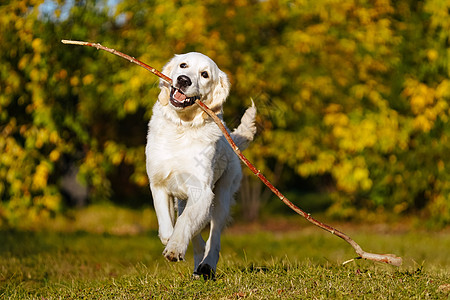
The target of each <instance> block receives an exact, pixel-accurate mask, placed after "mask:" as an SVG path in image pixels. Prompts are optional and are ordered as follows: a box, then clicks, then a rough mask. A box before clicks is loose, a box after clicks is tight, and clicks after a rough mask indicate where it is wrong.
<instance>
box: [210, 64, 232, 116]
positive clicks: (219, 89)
mask: <svg viewBox="0 0 450 300" xmlns="http://www.w3.org/2000/svg"><path fill="white" fill-rule="evenodd" d="M229 92H230V81H229V80H228V76H227V74H225V72H222V71H221V70H219V78H218V80H217V83H216V86H215V87H214V91H213V99H212V101H211V104H210V108H211V110H212V111H214V112H215V113H219V112H221V111H222V105H223V103H224V102H225V100H226V99H227V97H228V93H229Z"/></svg>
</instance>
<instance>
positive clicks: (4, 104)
mask: <svg viewBox="0 0 450 300" xmlns="http://www.w3.org/2000/svg"><path fill="white" fill-rule="evenodd" d="M53 4H54V5H55V6H56V9H55V10H54V11H52V12H50V13H49V14H48V15H45V14H43V13H42V10H40V9H42V1H32V0H17V1H8V2H7V3H5V4H1V5H0V16H1V17H0V27H1V28H2V34H1V35H0V53H1V54H0V77H1V80H0V89H1V92H0V133H1V135H0V151H1V153H2V155H1V157H0V197H1V200H2V203H1V206H0V219H1V220H2V222H3V223H4V224H9V225H11V226H15V225H17V223H18V222H23V220H30V221H31V222H32V221H33V220H38V219H41V218H46V217H48V216H50V215H52V214H54V213H58V212H60V211H61V210H62V195H61V191H60V183H59V178H60V176H61V175H62V173H63V168H62V167H61V165H62V162H63V161H65V160H68V161H71V162H73V163H74V164H76V165H77V166H78V167H79V170H80V172H79V179H80V181H82V182H83V183H84V184H85V185H87V186H89V188H90V194H91V197H92V200H93V201H96V200H100V199H107V198H110V197H112V196H113V193H114V191H115V189H116V186H114V185H113V184H112V183H111V182H112V179H111V176H112V174H117V173H120V172H121V170H123V168H125V169H127V170H131V171H130V174H131V175H130V178H129V179H128V178H126V179H125V180H126V181H130V182H132V183H133V184H134V188H135V189H136V188H137V187H142V188H146V186H147V178H146V175H145V164H144V159H145V158H144V143H145V131H146V126H145V123H146V121H147V120H148V119H149V117H150V115H151V106H152V105H153V103H154V101H155V99H156V96H157V93H158V88H157V79H156V77H155V76H153V75H152V74H150V73H149V72H147V71H145V70H143V69H141V68H139V67H137V66H134V65H131V64H129V63H127V62H125V61H123V60H121V59H119V58H118V57H115V56H113V55H110V54H107V53H104V52H99V51H95V50H93V49H90V48H83V47H73V46H65V45H62V44H60V43H59V41H60V40H61V39H79V40H89V41H96V42H101V43H102V44H104V45H106V46H109V47H113V48H116V49H118V50H121V51H123V52H125V53H128V54H130V55H133V56H135V57H137V58H138V59H140V60H142V61H144V62H148V63H149V64H151V65H152V66H154V67H157V68H161V67H162V66H163V65H164V63H165V62H166V61H167V60H168V59H169V58H170V57H171V56H172V55H173V54H174V53H182V52H187V51H199V52H203V53H205V54H206V55H209V56H210V57H211V58H213V59H214V60H215V61H216V62H217V64H218V65H219V66H220V68H221V69H223V70H224V71H225V72H226V73H227V74H228V75H229V76H230V80H231V82H232V86H233V87H232V93H231V95H230V98H229V100H228V104H227V107H226V111H225V114H226V116H225V118H226V119H228V120H231V122H230V123H231V124H233V120H234V119H235V118H236V117H235V116H237V115H240V114H241V113H242V110H243V108H244V107H245V106H247V105H248V104H249V102H250V101H249V100H248V99H249V98H250V97H253V98H254V100H255V103H256V105H257V107H258V109H259V120H258V121H259V123H260V127H261V129H262V130H261V132H260V135H259V138H258V139H257V140H256V141H255V144H257V145H258V146H257V147H251V148H250V149H249V150H248V152H247V154H248V156H249V158H250V159H251V161H253V162H254V163H255V164H256V165H257V166H258V168H260V169H262V170H263V171H264V173H266V174H268V175H270V167H271V166H272V165H273V161H277V162H279V163H282V164H285V165H287V166H288V167H289V168H286V169H289V170H293V173H292V174H291V176H301V177H303V178H316V179H318V180H314V182H318V184H317V187H316V189H318V190H319V189H321V190H323V189H325V190H327V191H329V192H330V193H331V197H332V199H333V205H332V206H331V207H330V209H329V211H328V212H329V213H330V214H331V215H336V216H339V217H351V216H353V215H355V214H356V213H357V212H358V211H366V212H371V211H375V212H377V213H378V212H380V211H382V210H383V209H387V210H392V211H394V212H396V213H411V212H418V213H420V214H421V215H423V216H425V217H431V219H432V220H433V222H435V223H437V224H440V225H446V224H449V223H450V198H449V195H450V184H449V182H450V178H449V174H450V173H449V168H448V167H447V166H448V165H449V163H450V154H449V153H450V151H449V150H450V149H449V145H450V143H449V141H448V138H449V129H448V126H447V125H448V119H449V105H448V102H449V98H450V67H449V66H450V51H449V43H450V41H449V39H450V17H449V4H448V3H447V2H446V1H439V0H427V1H421V2H417V1H410V0H401V1H386V0H378V1H356V2H353V1H334V0H321V1H271V0H269V1H233V0H230V1H217V0H208V1H175V0H168V1H167V0H165V1H144V2H142V1H136V0H123V1H120V2H119V3H118V4H117V5H116V6H115V7H109V6H108V5H107V1H75V3H74V4H73V5H72V6H70V3H69V4H68V3H65V2H64V1H56V2H54V3H53ZM330 178H331V180H329V179H330ZM321 179H324V180H321ZM123 185H124V184H123V179H122V184H121V186H123Z"/></svg>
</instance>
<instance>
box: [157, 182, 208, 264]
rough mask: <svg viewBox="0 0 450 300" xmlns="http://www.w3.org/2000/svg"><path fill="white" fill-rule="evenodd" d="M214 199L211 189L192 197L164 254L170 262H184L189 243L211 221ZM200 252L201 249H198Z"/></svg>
mask: <svg viewBox="0 0 450 300" xmlns="http://www.w3.org/2000/svg"><path fill="white" fill-rule="evenodd" d="M213 197H214V194H213V192H212V191H211V189H209V188H203V189H202V191H201V193H198V195H197V197H190V198H189V199H188V202H187V204H186V207H185V208H184V210H183V213H182V214H181V215H180V216H179V217H178V219H177V222H176V224H175V228H174V231H173V234H172V236H171V238H170V240H169V243H168V244H167V246H166V249H165V250H164V252H163V255H164V256H165V257H166V258H167V259H168V260H170V261H179V260H183V259H184V256H185V254H186V250H187V247H188V245H189V241H190V240H191V239H192V238H193V237H194V236H195V235H197V234H200V231H201V230H202V229H203V227H205V225H206V223H207V222H209V220H210V215H211V203H212V199H213ZM198 250H200V249H198Z"/></svg>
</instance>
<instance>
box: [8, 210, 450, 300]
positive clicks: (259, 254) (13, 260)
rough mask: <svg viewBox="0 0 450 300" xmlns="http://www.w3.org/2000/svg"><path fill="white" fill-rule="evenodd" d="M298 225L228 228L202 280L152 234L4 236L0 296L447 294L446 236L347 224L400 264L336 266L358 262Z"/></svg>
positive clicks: (340, 245) (364, 242)
mask: <svg viewBox="0 0 450 300" xmlns="http://www.w3.org/2000/svg"><path fill="white" fill-rule="evenodd" d="M280 222H281V221H280ZM275 223H276V222H275ZM298 223H299V224H300V225H302V226H304V228H301V227H299V226H294V228H293V229H292V230H286V229H288V227H285V228H284V229H281V230H280V229H278V230H275V231H268V230H261V229H260V227H261V226H260V227H258V228H256V229H255V228H253V229H249V227H250V226H247V225H240V226H237V227H232V228H230V229H229V230H227V231H226V233H225V234H224V236H223V243H222V257H221V260H220V261H219V266H218V270H217V279H216V280H215V281H208V282H205V281H203V280H193V279H192V278H191V273H192V267H193V266H192V265H193V262H192V254H191V249H189V252H188V254H187V261H186V262H180V263H169V262H167V261H165V259H164V258H163V257H162V255H161V252H162V250H163V246H162V245H161V243H160V242H159V240H158V238H157V234H156V231H155V230H150V231H145V232H142V233H138V234H133V235H112V234H107V233H106V234H105V233H104V234H101V233H100V234H99V233H88V232H85V231H78V232H69V231H66V232H60V233H55V232H50V231H41V232H24V231H18V232H17V231H16V232H14V231H3V232H0V298H1V299H8V298H11V299H28V298H36V299H59V298H63V299H112V298H118V299H149V298H157V299H159V298H161V299H243V298H246V299H274V298H288V299H289V298H291V299H305V298H312V299H327V298H338V299H348V298H360V299H361V298H373V299H407V298H413V299H449V298H450V293H449V289H450V285H449V284H450V254H449V253H450V234H448V232H447V233H432V232H428V231H417V232H412V231H411V232H400V233H387V231H386V230H384V231H379V230H376V228H375V229H374V228H363V227H355V226H344V227H345V228H342V229H344V231H345V232H346V233H348V234H349V235H350V236H352V238H354V239H355V240H356V241H357V242H358V243H359V244H360V245H361V246H362V247H363V249H365V250H367V251H373V252H377V253H386V252H390V253H394V254H397V255H400V256H402V257H403V259H404V264H403V266H402V267H400V268H396V267H392V266H389V265H385V264H380V263H374V262H368V261H361V260H357V261H355V262H352V263H349V264H347V265H345V266H342V265H341V262H343V261H345V260H347V259H349V258H352V257H354V256H355V253H354V252H353V249H352V248H351V247H350V246H349V245H347V244H346V243H345V242H343V241H342V240H340V239H339V238H337V237H335V236H332V235H330V234H328V233H326V232H324V231H321V230H320V229H316V228H315V227H311V226H308V225H304V223H303V222H301V221H300V219H299V222H298Z"/></svg>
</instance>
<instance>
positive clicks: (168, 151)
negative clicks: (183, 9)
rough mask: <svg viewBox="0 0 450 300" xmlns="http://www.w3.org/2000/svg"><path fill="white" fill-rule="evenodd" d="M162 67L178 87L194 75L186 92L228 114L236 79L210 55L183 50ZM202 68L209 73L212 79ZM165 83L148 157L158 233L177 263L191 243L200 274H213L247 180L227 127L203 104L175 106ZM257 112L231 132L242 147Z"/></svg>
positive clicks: (250, 136) (150, 134)
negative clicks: (243, 179) (207, 232)
mask: <svg viewBox="0 0 450 300" xmlns="http://www.w3.org/2000/svg"><path fill="white" fill-rule="evenodd" d="M182 63H183V64H184V65H182V67H180V65H181V64H182ZM162 72H163V73H164V74H166V75H167V76H169V77H170V78H172V79H173V81H174V85H175V86H176V81H177V78H178V76H180V75H185V76H188V77H189V78H190V80H191V81H192V85H191V86H189V87H185V88H184V89H183V92H184V93H185V95H186V96H188V97H191V96H200V97H201V98H200V99H201V101H203V102H204V103H205V104H207V105H208V106H209V107H210V108H211V109H213V110H214V111H215V112H216V113H218V114H219V116H220V117H221V112H222V105H223V103H224V102H225V100H226V98H227V96H228V92H229V88H230V84H229V82H228V78H227V76H226V74H225V73H224V72H222V71H221V70H219V68H218V67H217V65H216V64H215V63H214V62H213V61H212V60H211V59H210V58H209V57H207V56H205V55H203V54H200V53H195V52H193V53H187V54H183V55H176V56H175V57H174V58H173V59H172V60H171V61H170V62H169V63H168V64H167V65H166V66H165V67H164V68H163V71H162ZM202 72H208V78H204V76H202ZM203 75H204V73H203ZM177 87H178V86H177ZM160 88H161V93H160V94H159V97H158V99H159V101H158V102H156V104H155V105H154V106H153V116H152V118H151V120H150V123H149V132H148V136H147V146H146V156H147V173H148V177H149V180H150V188H151V191H152V195H153V201H154V206H155V210H156V214H157V217H158V225H159V237H160V239H161V241H162V243H163V244H164V245H166V248H165V249H164V252H163V255H164V256H165V257H166V258H167V259H168V260H170V261H178V260H183V259H184V256H185V253H186V249H187V247H188V244H189V241H190V240H192V242H193V249H194V262H195V269H194V274H198V275H203V276H205V277H209V276H213V275H214V272H215V269H216V265H217V261H218V259H219V250H220V234H221V232H222V229H223V228H224V226H225V224H226V221H227V219H228V216H229V212H230V205H231V204H232V200H233V195H234V194H235V193H236V191H237V190H238V188H239V185H240V181H241V177H242V174H241V165H240V162H239V159H238V157H237V156H236V155H235V154H234V153H233V151H232V149H231V147H230V146H229V145H228V144H227V141H226V140H225V138H224V137H223V136H222V133H221V131H220V129H219V128H218V127H217V125H216V124H215V123H214V122H213V121H212V120H211V119H210V118H206V119H205V118H204V117H203V116H202V111H201V109H200V107H198V105H196V104H193V105H192V106H189V107H185V108H178V107H175V106H173V105H172V104H171V103H170V101H169V98H170V86H169V85H168V84H167V83H165V82H161V83H160ZM255 114H256V109H255V107H254V105H253V106H252V107H250V108H248V109H247V111H246V113H245V114H244V116H243V118H242V120H241V125H239V127H238V128H237V129H236V130H235V131H234V132H233V133H232V137H233V139H234V140H235V142H236V143H237V144H238V146H239V147H246V146H247V145H248V143H249V142H250V141H251V140H252V139H253V136H254V134H255V132H256V127H255V124H254V118H255ZM175 207H177V208H178V217H176V216H175ZM208 223H210V224H211V228H210V236H209V238H208V240H207V242H206V243H205V241H204V240H203V238H202V237H201V235H200V232H201V230H202V229H203V228H204V227H205V226H206V225H207V224H208Z"/></svg>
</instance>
